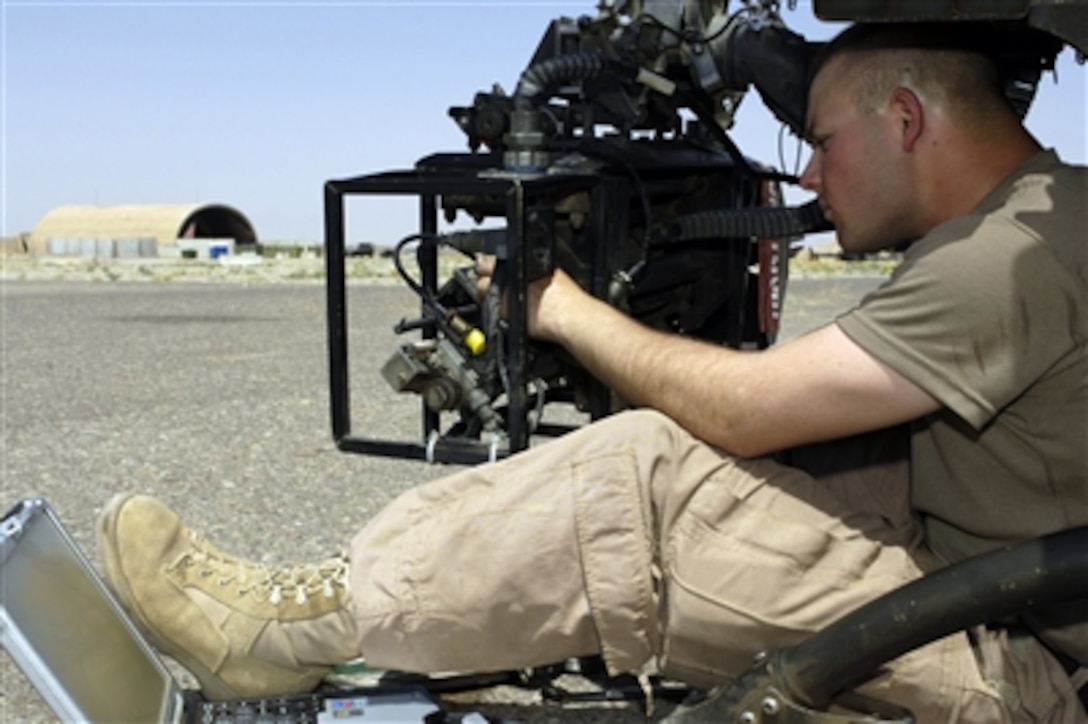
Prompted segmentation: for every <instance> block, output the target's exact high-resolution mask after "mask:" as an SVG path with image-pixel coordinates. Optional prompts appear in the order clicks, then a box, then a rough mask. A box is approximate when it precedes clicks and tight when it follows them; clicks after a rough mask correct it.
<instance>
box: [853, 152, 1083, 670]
mask: <svg viewBox="0 0 1088 724" xmlns="http://www.w3.org/2000/svg"><path fill="white" fill-rule="evenodd" d="M1086 258H1088V169H1085V168H1083V167H1070V165H1064V164H1062V163H1061V162H1060V161H1059V159H1058V156H1056V155H1055V154H1054V152H1053V151H1042V152H1039V154H1037V155H1035V156H1034V157H1031V158H1030V159H1028V160H1027V161H1026V162H1025V163H1024V164H1022V165H1021V167H1019V168H1018V169H1017V170H1016V171H1015V172H1014V173H1013V174H1012V175H1011V176H1010V177H1009V179H1006V180H1005V181H1004V182H1002V183H1001V184H1000V185H999V186H998V187H997V188H994V189H993V191H992V192H991V193H990V194H989V195H988V196H987V197H986V198H985V199H984V200H982V201H981V203H980V204H979V205H978V207H977V208H976V209H975V210H974V211H973V212H972V213H970V214H968V216H966V217H962V218H959V219H955V220H952V221H949V222H947V223H943V224H941V225H940V226H938V228H936V229H934V230H932V231H931V232H930V233H929V234H927V235H926V236H924V237H923V238H920V240H918V241H917V242H915V243H914V244H912V245H911V247H910V249H908V250H907V251H906V254H905V256H904V259H903V262H902V265H901V266H900V267H899V268H898V269H897V270H895V272H894V273H893V274H892V277H891V279H889V281H888V282H887V283H885V284H883V285H881V286H880V287H879V289H878V290H876V291H875V292H874V293H873V294H870V295H869V296H868V297H866V298H865V299H863V300H862V303H861V305H860V307H858V308H857V309H854V310H852V311H850V312H846V314H845V315H843V316H842V317H840V318H839V319H838V323H839V326H840V327H841V328H842V330H843V331H844V332H845V333H846V334H848V335H849V336H850V338H852V339H853V340H854V341H855V342H857V344H860V345H861V346H862V347H864V348H865V349H866V351H867V352H869V353H870V354H871V355H874V356H875V357H877V358H878V359H880V360H881V361H883V363H885V364H887V365H888V366H889V367H891V368H893V369H895V370H897V371H898V372H900V373H901V375H903V376H904V377H905V378H907V379H910V380H911V381H913V382H914V383H915V384H917V385H919V386H920V388H923V389H924V390H926V391H927V392H929V393H930V394H931V395H934V396H935V397H936V398H937V400H939V401H940V402H941V403H942V404H943V405H944V408H943V409H941V410H940V412H938V413H936V414H934V415H930V416H928V417H926V418H924V419H922V420H918V421H916V422H915V425H914V431H913V435H912V452H911V484H912V503H913V506H914V507H915V510H916V511H917V512H918V513H919V514H920V515H922V519H923V521H924V525H925V529H926V537H927V541H928V543H929V547H930V548H931V549H932V550H934V551H935V552H936V553H938V554H939V555H940V556H942V557H943V559H945V560H947V561H949V562H956V561H961V560H963V559H966V557H968V556H972V555H976V554H978V553H982V552H986V551H989V550H993V549H997V548H1000V547H1002V545H1004V544H1007V543H1011V542H1014V541H1017V540H1023V539H1026V538H1034V537H1037V536H1041V535H1046V533H1048V532H1053V531H1056V530H1062V529H1066V528H1072V527H1075V526H1083V525H1088V365H1086V345H1085V340H1086V338H1088V262H1086ZM1074 606H1079V604H1074ZM1080 608H1083V606H1080ZM1051 613H1052V614H1053V615H1048V616H1047V617H1046V619H1044V621H1042V622H1041V623H1040V622H1039V621H1037V622H1036V623H1034V624H1033V628H1037V630H1039V633H1041V634H1043V636H1044V638H1048V639H1049V640H1050V641H1051V643H1052V645H1054V646H1058V647H1059V648H1062V649H1063V650H1065V651H1066V652H1067V653H1071V654H1072V655H1075V656H1076V658H1077V659H1080V660H1081V661H1083V662H1088V622H1083V623H1080V624H1079V625H1077V626H1073V627H1068V626H1065V627H1063V628H1061V629H1059V628H1054V627H1052V626H1050V625H1049V624H1048V623H1046V622H1055V623H1056V622H1068V621H1080V619H1083V618H1084V615H1083V614H1084V612H1083V611H1080V612H1079V613H1077V611H1076V610H1075V609H1070V608H1068V606H1065V608H1064V610H1060V611H1055V612H1051Z"/></svg>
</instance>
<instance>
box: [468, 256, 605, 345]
mask: <svg viewBox="0 0 1088 724" xmlns="http://www.w3.org/2000/svg"><path fill="white" fill-rule="evenodd" d="M494 273H495V258H494V257H490V256H488V257H481V258H480V259H479V260H478V261H477V263H476V292H477V298H479V299H483V297H484V295H485V294H486V293H487V289H488V287H489V286H490V285H491V277H492V275H493V274H494ZM525 291H526V294H525V297H526V298H525V307H526V308H525V315H526V325H527V328H528V331H529V335H530V336H532V337H534V338H536V339H540V340H543V341H546V342H559V341H561V334H562V329H563V326H564V321H565V320H569V319H572V318H573V319H577V315H578V313H579V312H578V310H579V308H581V307H582V306H583V305H584V304H585V303H586V301H587V300H592V299H593V298H592V297H591V296H590V295H589V293H587V292H586V291H585V290H583V289H582V288H581V287H580V286H578V284H577V283H576V282H575V281H574V280H573V279H571V278H570V276H569V275H568V274H567V273H566V272H564V271H563V270H562V269H556V270H555V271H553V272H552V273H551V274H548V275H547V276H544V277H541V278H540V279H537V280H535V281H533V282H532V283H530V284H529V285H528V287H527V288H526V290H525ZM503 314H504V315H505V314H506V303H505V299H504V300H503ZM572 315H574V316H573V317H572Z"/></svg>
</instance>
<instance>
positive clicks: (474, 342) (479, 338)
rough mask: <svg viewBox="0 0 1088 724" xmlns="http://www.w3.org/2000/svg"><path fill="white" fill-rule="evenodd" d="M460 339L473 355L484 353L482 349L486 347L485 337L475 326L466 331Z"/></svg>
mask: <svg viewBox="0 0 1088 724" xmlns="http://www.w3.org/2000/svg"><path fill="white" fill-rule="evenodd" d="M462 339H463V340H464V342H465V346H466V347H468V351H469V352H471V353H472V356H473V357H479V356H480V355H482V354H483V353H484V350H485V349H487V337H485V336H484V333H483V332H481V331H480V330H478V329H476V328H475V327H473V328H472V329H470V330H469V331H468V332H466V333H465V336H464V337H463V338H462Z"/></svg>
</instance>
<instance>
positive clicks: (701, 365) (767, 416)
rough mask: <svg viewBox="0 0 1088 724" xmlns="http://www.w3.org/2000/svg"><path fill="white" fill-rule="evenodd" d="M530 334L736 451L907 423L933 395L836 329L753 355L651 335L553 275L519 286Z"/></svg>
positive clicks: (932, 403)
mask: <svg viewBox="0 0 1088 724" xmlns="http://www.w3.org/2000/svg"><path fill="white" fill-rule="evenodd" d="M528 315H529V319H528V323H529V331H530V333H531V334H532V335H533V336H536V337H538V338H541V339H546V340H551V341H554V342H558V343H559V344H562V345H563V346H564V347H565V348H567V350H569V351H570V352H571V354H573V355H574V356H575V357H576V358H577V359H578V361H579V362H580V363H581V364H582V365H583V366H584V367H585V368H586V369H587V370H589V371H590V372H591V373H592V374H593V375H594V376H596V377H597V378H598V379H600V380H601V381H602V382H604V383H605V384H606V385H607V386H608V387H610V388H612V389H613V390H615V391H616V392H617V393H618V394H619V395H620V396H621V397H622V398H624V400H626V401H627V402H628V403H630V404H632V405H636V406H645V407H652V408H655V409H658V410H660V411H662V412H664V413H665V414H667V415H668V416H669V417H671V418H673V419H674V420H676V421H677V422H679V423H680V424H681V425H682V426H683V427H685V428H686V429H687V430H689V431H690V432H691V433H692V434H694V435H695V436H697V437H699V438H701V439H703V440H705V441H707V442H709V443H711V444H713V445H715V446H718V447H721V448H723V449H725V450H728V451H729V452H731V453H733V454H735V455H740V456H744V457H752V456H756V455H762V454H764V453H768V452H772V451H775V450H780V449H784V448H787V447H791V446H793V445H798V444H803V443H806V442H813V441H817V440H827V439H833V438H838V437H843V436H847V435H851V434H855V433H860V432H864V431H868V430H875V429H878V428H882V427H887V426H890V425H894V424H897V423H900V422H905V421H907V420H911V419H914V418H917V417H920V416H922V415H925V414H928V413H930V412H933V411H935V410H937V409H938V408H939V407H940V404H939V403H938V402H937V400H936V399H934V398H933V397H931V396H930V395H929V394H928V393H926V392H925V391H923V390H922V389H921V388H919V387H918V386H917V385H915V384H913V383H912V382H910V381H909V380H907V379H906V378H904V377H902V376H901V375H899V374H898V373H896V372H895V371H893V370H892V369H890V368H889V367H887V366H886V365H884V364H883V363H881V362H880V361H878V360H877V359H876V358H874V357H872V356H871V355H870V354H868V353H867V352H866V351H865V350H863V349H862V348H861V347H859V346H858V345H857V344H855V343H854V342H853V341H852V340H851V339H850V338H849V337H847V336H846V335H845V334H844V333H843V332H842V331H841V330H840V329H839V328H838V326H836V325H829V326H826V327H823V328H821V329H818V330H816V331H814V332H811V333H809V334H807V335H805V336H803V337H799V338H797V339H794V340H791V341H789V342H785V343H782V344H780V345H777V346H774V347H771V348H770V349H767V350H761V351H736V350H731V349H728V348H725V347H722V346H720V345H716V344H711V343H708V342H704V341H701V340H695V339H691V338H685V337H681V336H678V335H674V334H668V333H663V332H659V331H656V330H653V329H650V328H648V327H646V326H645V325H643V324H641V323H639V322H637V321H635V320H633V319H631V318H630V317H627V316H626V315H624V314H622V313H620V312H619V311H617V310H615V309H613V308H612V307H610V306H609V305H608V304H606V303H604V302H602V301H600V300H598V299H596V298H594V297H592V296H591V295H589V294H587V293H586V292H585V291H583V290H582V289H581V288H580V287H579V286H578V285H577V284H576V283H575V282H574V281H573V280H572V279H571V278H570V277H568V276H567V275H566V274H564V273H563V272H562V271H557V272H555V274H553V275H552V276H551V277H549V278H546V279H542V280H539V281H537V282H535V283H534V284H533V285H531V286H530V287H529V299H528Z"/></svg>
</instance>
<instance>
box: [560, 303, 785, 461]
mask: <svg viewBox="0 0 1088 724" xmlns="http://www.w3.org/2000/svg"><path fill="white" fill-rule="evenodd" d="M569 302H570V305H571V308H570V309H568V310H566V311H565V312H564V313H563V314H562V315H561V316H560V317H559V318H560V319H561V320H562V322H561V323H560V324H558V325H557V326H556V328H555V329H554V331H553V334H554V338H555V340H556V341H557V342H559V343H560V344H562V345H563V346H564V347H565V348H566V349H567V350H568V351H570V353H571V354H573V355H574V356H575V357H576V358H577V359H578V361H579V362H580V363H581V364H582V365H583V366H584V367H585V368H586V369H587V370H589V371H590V372H591V373H592V374H593V375H594V376H595V377H597V379H599V380H601V381H602V382H603V383H604V384H605V385H607V386H608V387H609V388H611V389H612V390H614V391H615V392H616V393H617V394H618V395H619V396H620V397H621V398H623V399H624V400H625V401H626V402H628V403H629V404H632V405H635V406H646V407H652V408H654V409H657V410H660V411H662V412H664V413H665V414H667V415H668V416H669V417H671V418H673V419H674V420H676V421H677V422H678V423H680V424H681V425H682V426H683V427H684V428H686V429H687V430H688V431H689V432H691V433H692V434H693V435H695V436H696V437H699V438H701V439H703V440H706V441H707V442H709V443H711V444H712V445H716V446H718V447H721V448H724V449H726V450H729V451H730V452H733V453H735V454H738V455H748V454H757V453H760V452H763V451H764V449H765V447H766V443H765V441H761V440H760V439H759V431H758V430H757V429H754V428H753V427H752V426H751V425H750V424H746V423H753V422H758V418H757V416H753V415H750V414H749V415H746V414H745V410H746V409H748V408H749V403H748V402H747V400H746V399H745V398H746V397H747V396H748V395H749V394H751V392H752V389H751V387H750V385H749V384H748V381H747V380H746V379H745V378H744V377H745V376H744V375H743V372H742V370H743V369H745V368H746V367H747V365H748V364H749V362H750V360H749V359H746V357H748V356H750V354H752V353H745V352H737V351H733V350H729V349H727V348H725V347H722V346H720V345H715V344H711V343H708V342H704V341H701V340H694V339H690V338H685V337H681V336H678V335H675V334H669V333H664V332H659V331H657V330H653V329H650V328H648V327H646V326H645V325H643V324H641V323H639V322H637V321H635V320H633V319H631V318H630V317H627V316H625V315H623V314H621V313H620V312H618V311H616V310H615V309H613V308H612V307H610V306H608V305H607V304H605V303H604V302H601V301H599V300H596V299H593V298H591V297H588V296H586V297H581V298H576V299H573V300H569Z"/></svg>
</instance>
